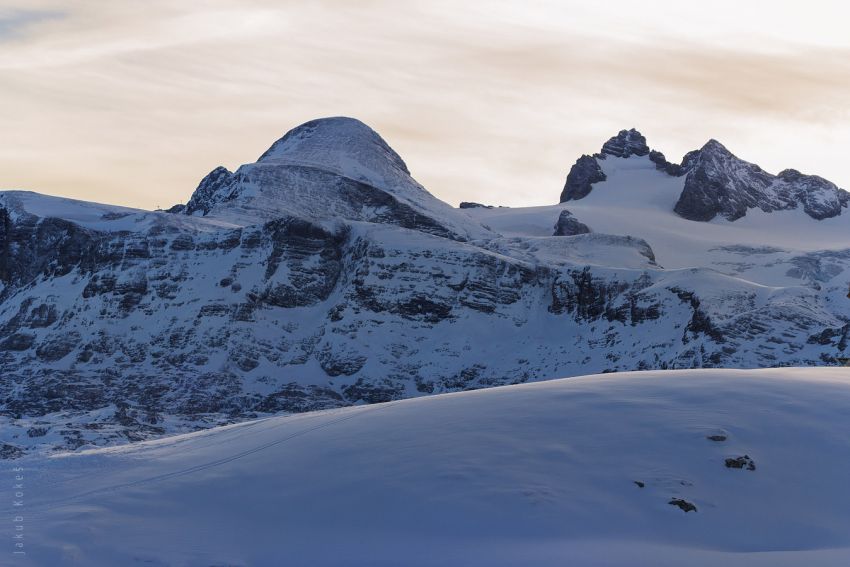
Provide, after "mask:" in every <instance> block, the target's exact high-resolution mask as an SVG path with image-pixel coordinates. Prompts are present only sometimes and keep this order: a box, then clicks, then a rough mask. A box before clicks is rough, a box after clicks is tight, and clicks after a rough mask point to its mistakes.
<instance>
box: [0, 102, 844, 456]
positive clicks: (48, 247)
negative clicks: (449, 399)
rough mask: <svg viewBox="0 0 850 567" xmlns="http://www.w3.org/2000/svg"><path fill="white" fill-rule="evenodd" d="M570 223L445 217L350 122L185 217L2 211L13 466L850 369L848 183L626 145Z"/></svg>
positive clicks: (335, 121) (216, 185)
mask: <svg viewBox="0 0 850 567" xmlns="http://www.w3.org/2000/svg"><path fill="white" fill-rule="evenodd" d="M556 191H557V188H552V196H553V201H554V197H555V196H556ZM561 201H563V202H562V203H560V204H557V205H552V206H548V207H532V208H520V209H517V208H504V207H485V206H475V205H474V204H470V203H467V204H465V205H464V207H463V208H462V209H455V208H452V207H450V206H449V205H447V204H445V203H443V202H441V201H439V200H438V199H436V198H434V197H433V196H432V195H430V194H429V193H428V192H427V191H426V190H425V189H424V188H423V187H422V186H421V185H419V184H418V183H417V182H416V181H415V180H414V179H413V178H412V177H411V176H410V173H409V171H408V169H407V167H406V165H405V164H404V162H403V161H402V160H401V158H400V157H399V156H398V155H397V154H396V153H395V152H394V151H393V150H392V149H391V148H390V147H389V145H387V143H386V142H385V141H384V140H383V139H382V138H381V137H380V136H379V135H378V134H377V133H375V132H374V131H373V130H371V129H370V128H368V127H367V126H366V125H364V124H362V123H361V122H359V121H356V120H353V119H350V118H329V119H322V120H316V121H313V122H308V123H307V124H304V125H302V126H299V127H297V128H295V129H294V130H292V131H291V132H289V133H288V134H287V135H286V136H284V137H283V138H281V139H280V140H279V141H277V142H275V143H274V144H273V145H272V146H271V148H270V149H269V150H268V151H267V152H266V153H265V154H263V156H261V157H260V159H259V160H258V161H257V162H256V163H253V164H247V165H244V166H242V167H240V168H239V169H237V170H236V171H235V172H230V171H228V170H226V169H224V168H216V169H215V170H213V171H212V172H211V173H210V174H209V175H207V176H206V177H205V178H204V179H203V181H202V182H201V183H200V185H199V187H198V188H197V190H196V191H195V193H194V194H193V195H192V197H191V198H190V199H189V201H188V202H187V203H186V204H184V205H177V206H175V207H172V208H171V209H170V210H169V211H156V212H151V211H141V210H135V209H128V208H124V207H116V206H111V205H100V204H95V203H83V202H79V201H72V200H69V199H61V198H56V197H47V196H44V195H38V194H34V193H27V192H19V191H7V192H2V193H0V282H2V283H0V373H2V377H3V378H2V380H0V420H2V423H0V443H3V445H0V450H2V453H3V454H4V455H7V456H18V455H20V454H22V452H23V451H25V450H27V449H28V448H38V447H42V448H54V447H65V448H76V447H81V446H84V445H87V444H109V443H116V442H120V441H123V440H127V439H129V440H139V439H144V438H148V437H151V436H157V435H161V434H163V433H167V432H180V431H189V430H193V429H195V428H198V427H208V426H211V425H216V424H221V423H227V422H233V421H239V420H244V419H249V418H252V417H257V416H260V415H265V414H271V413H279V412H303V411H307V410H314V409H326V408H334V407H340V406H346V405H351V404H357V403H372V402H382V401H389V400H396V399H401V398H407V397H414V396H422V395H426V394H433V393H440V392H450V391H457V390H468V389H475V388H483V387H487V386H495V385H501V384H512V383H520V382H526V381H532V380H546V379H551V378H559V377H564V376H576V375H581V374H587V373H596V372H610V371H626V370H635V369H654V368H692V367H764V366H779V365H818V364H834V363H835V361H836V358H837V357H841V356H842V355H843V353H844V351H845V348H846V346H847V334H848V330H850V300H848V299H847V297H846V296H847V285H848V279H849V278H850V272H848V268H850V215H848V214H847V212H846V206H847V202H848V198H847V193H846V192H844V191H842V190H840V189H838V188H836V187H835V186H834V185H833V184H831V183H829V182H827V181H825V180H822V179H820V178H817V177H812V176H804V175H802V174H799V173H797V172H792V171H785V172H783V173H781V174H779V175H777V176H773V175H770V174H767V173H765V172H763V171H761V170H760V169H759V168H758V167H757V166H754V165H752V164H747V163H746V162H743V161H741V160H740V159H738V158H736V157H735V156H733V155H732V154H731V153H729V152H728V151H727V150H725V149H724V148H723V147H722V146H720V144H718V143H716V142H709V143H708V144H707V145H706V146H705V147H703V148H702V149H701V150H697V151H696V152H691V153H689V154H688V155H687V156H685V159H684V160H683V162H682V163H681V164H671V163H669V162H668V161H667V160H666V159H665V158H664V157H663V155H661V154H660V153H659V152H656V151H651V150H650V149H649V147H648V146H647V144H646V141H645V140H644V138H643V136H641V135H640V134H639V133H638V132H636V131H633V130H632V131H623V132H621V133H620V134H619V135H617V136H615V137H614V138H612V139H611V140H609V141H608V142H606V143H605V145H604V146H603V148H602V151H601V153H599V154H596V155H592V156H583V157H582V158H581V159H579V161H578V162H577V163H576V165H575V166H574V167H573V169H572V170H571V171H570V173H569V176H568V178H567V183H566V186H565V188H564V191H563V193H562V196H561ZM705 219H710V220H705ZM555 233H557V234H559V236H553V235H554V234H555Z"/></svg>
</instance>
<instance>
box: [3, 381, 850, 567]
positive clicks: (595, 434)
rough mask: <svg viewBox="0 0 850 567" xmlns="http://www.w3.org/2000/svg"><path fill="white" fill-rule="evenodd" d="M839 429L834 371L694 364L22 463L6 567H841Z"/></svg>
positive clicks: (843, 474) (843, 392)
mask: <svg viewBox="0 0 850 567" xmlns="http://www.w3.org/2000/svg"><path fill="white" fill-rule="evenodd" d="M848 431H850V372H848V371H847V370H845V369H841V368H806V369H770V370H746V371H742V370H691V371H666V372H641V373H621V374H616V375H597V376H588V377H581V378H571V379H565V380H556V381H551V382H542V383H532V384H524V385H517V386H507V387H501V388H494V389H489V390H479V391H471V392H463V393H457V394H447V395H439V396H434V397H428V398H419V399H412V400H405V401H399V402H391V403H385V404H377V405H372V406H364V407H355V408H346V409H339V410H331V411H325V412H316V413H308V414H301V415H296V416H289V417H275V418H268V419H262V420H258V421H252V422H246V423H242V424H237V425H232V426H227V427H221V428H217V429H213V430H208V431H203V432H198V433H193V434H189V435H181V436H177V437H170V438H165V439H161V440H157V441H151V442H144V443H138V444H134V445H129V446H123V447H113V448H106V449H97V450H91V451H83V452H78V453H74V454H70V453H69V454H61V455H54V456H52V457H43V456H41V457H39V456H28V457H26V458H24V459H22V460H18V461H15V462H14V464H15V465H17V466H23V467H25V470H26V473H25V474H26V486H27V492H26V502H25V508H24V510H25V517H26V530H27V531H26V538H27V539H26V549H27V558H26V560H22V561H19V562H17V563H15V564H21V565H86V566H98V565H103V566H116V565H154V566H160V565H175V566H204V567H207V566H210V565H238V566H249V565H250V566H256V565H261V566H264V565H269V566H272V565H274V566H282V565H346V566H351V565H370V566H371V565H394V566H395V565H405V566H416V565H481V566H485V565H486V566H488V567H489V566H494V565H525V566H528V565H559V566H563V565H582V566H584V565H653V566H655V565H677V566H678V565H720V564H723V565H771V566H773V565H847V564H850V490H848V487H847V481H848V479H850V434H849V433H848ZM709 437H714V438H715V439H722V438H724V437H725V440H711V439H709ZM744 455H747V456H748V457H749V458H750V459H752V461H753V463H754V465H755V470H748V469H747V467H746V466H745V467H744V468H742V469H736V468H727V466H726V465H725V462H726V459H735V458H737V457H742V456H744ZM12 464H13V463H11V462H5V463H3V468H4V473H3V474H5V475H7V476H9V475H10V474H11V472H10V471H9V469H10V468H11V466H12ZM639 483H643V485H644V486H643V487H640V486H639ZM6 486H7V484H6V483H4V485H3V489H4V490H7V491H8V489H7V488H6ZM2 498H3V500H4V502H9V501H10V500H11V494H7V493H6V492H3V493H2ZM673 499H682V500H684V501H686V502H688V503H691V504H693V505H694V506H696V508H697V510H696V511H695V512H684V511H683V510H682V509H680V508H679V507H677V506H674V505H671V504H670V502H671V501H672V500H673ZM10 557H11V555H7V556H6V557H4V558H3V561H8V560H9V558H10ZM0 563H2V561H0ZM3 564H4V565H5V563H3Z"/></svg>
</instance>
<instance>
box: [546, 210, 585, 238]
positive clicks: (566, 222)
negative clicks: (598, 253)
mask: <svg viewBox="0 0 850 567" xmlns="http://www.w3.org/2000/svg"><path fill="white" fill-rule="evenodd" d="M589 232H591V230H590V227H589V226H587V225H586V224H584V223H583V222H581V221H579V220H578V219H577V218H575V216H573V214H572V213H571V212H570V211H568V210H567V209H564V210H563V211H561V214H560V215H558V222H557V223H555V232H554V234H553V235H552V236H575V235H576V234H588V233H589Z"/></svg>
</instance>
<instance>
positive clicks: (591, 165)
mask: <svg viewBox="0 0 850 567" xmlns="http://www.w3.org/2000/svg"><path fill="white" fill-rule="evenodd" d="M606 179H607V177H606V176H605V173H604V172H603V171H602V168H601V167H600V166H599V163H598V162H597V161H596V158H595V157H593V156H588V155H584V156H581V157H580V158H578V160H576V163H575V165H573V167H572V168H571V169H570V173H569V174H568V175H567V182H566V183H565V184H564V190H563V191H562V192H561V199H560V202H561V203H566V202H567V201H577V200H579V199H583V198H585V197H587V196H588V195H589V194H590V191H591V189H593V184H594V183H599V182H601V181H605V180H606Z"/></svg>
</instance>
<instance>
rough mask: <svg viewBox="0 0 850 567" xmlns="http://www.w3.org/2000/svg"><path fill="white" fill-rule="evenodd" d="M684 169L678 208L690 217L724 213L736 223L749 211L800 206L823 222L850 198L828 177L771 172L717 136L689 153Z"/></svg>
mask: <svg viewBox="0 0 850 567" xmlns="http://www.w3.org/2000/svg"><path fill="white" fill-rule="evenodd" d="M681 169H682V171H685V172H686V177H685V184H684V188H683V190H682V194H681V195H680V197H679V200H678V202H677V203H676V205H675V207H674V211H675V212H676V213H677V214H678V215H680V216H682V217H684V218H686V219H689V220H695V221H709V220H711V219H713V218H714V217H716V216H718V215H719V216H722V217H724V218H726V220H729V221H734V220H737V219H739V218H741V217H743V216H744V215H746V214H747V211H748V210H749V209H754V208H758V209H761V210H762V211H764V212H766V213H770V212H773V211H781V210H788V209H796V208H798V207H802V208H803V210H804V211H805V212H806V214H808V215H809V216H811V217H812V218H815V219H818V220H821V219H824V218H829V217H833V216H836V215H839V214H841V211H842V209H844V208H846V207H847V204H848V201H850V194H848V193H847V192H846V191H844V190H842V189H839V188H838V187H837V186H835V184H833V183H830V182H829V181H827V180H825V179H823V178H820V177H817V176H809V175H803V174H801V173H800V172H798V171H795V170H785V171H783V172H781V173H780V174H779V175H776V176H774V175H771V174H769V173H767V172H765V171H764V170H762V169H761V168H760V167H759V166H757V165H755V164H752V163H748V162H745V161H743V160H741V159H739V158H737V157H736V156H734V155H733V154H732V153H731V152H730V151H729V150H727V149H726V148H725V147H724V146H723V145H722V144H720V143H719V142H717V141H716V140H710V141H709V142H708V143H707V144H706V145H705V146H703V147H702V149H700V150H699V151H697V152H691V153H689V154H688V155H687V156H685V159H684V160H683V162H682V166H681Z"/></svg>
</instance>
